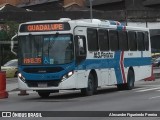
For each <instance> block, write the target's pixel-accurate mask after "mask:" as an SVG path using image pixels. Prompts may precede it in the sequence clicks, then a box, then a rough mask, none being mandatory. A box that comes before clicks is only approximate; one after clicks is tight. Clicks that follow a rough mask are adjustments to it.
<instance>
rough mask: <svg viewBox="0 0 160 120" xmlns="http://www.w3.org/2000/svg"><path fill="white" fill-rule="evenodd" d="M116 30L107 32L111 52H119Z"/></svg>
mask: <svg viewBox="0 0 160 120" xmlns="http://www.w3.org/2000/svg"><path fill="white" fill-rule="evenodd" d="M117 33H118V32H117V30H109V46H110V49H111V50H112V51H116V50H119V41H118V34H117Z"/></svg>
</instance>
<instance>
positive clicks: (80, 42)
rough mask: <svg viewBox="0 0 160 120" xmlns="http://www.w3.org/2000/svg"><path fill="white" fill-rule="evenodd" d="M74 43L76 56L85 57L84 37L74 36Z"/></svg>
mask: <svg viewBox="0 0 160 120" xmlns="http://www.w3.org/2000/svg"><path fill="white" fill-rule="evenodd" d="M75 41H76V51H77V52H76V54H77V55H78V56H85V55H86V39H85V36H80V35H78V36H75Z"/></svg>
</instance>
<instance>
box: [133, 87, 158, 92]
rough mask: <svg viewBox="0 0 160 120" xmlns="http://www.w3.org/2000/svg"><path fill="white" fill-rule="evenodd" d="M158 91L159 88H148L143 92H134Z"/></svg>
mask: <svg viewBox="0 0 160 120" xmlns="http://www.w3.org/2000/svg"><path fill="white" fill-rule="evenodd" d="M158 89H160V87H157V88H149V89H144V90H139V91H136V92H146V91H151V90H158Z"/></svg>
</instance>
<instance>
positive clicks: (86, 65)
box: [17, 18, 152, 97]
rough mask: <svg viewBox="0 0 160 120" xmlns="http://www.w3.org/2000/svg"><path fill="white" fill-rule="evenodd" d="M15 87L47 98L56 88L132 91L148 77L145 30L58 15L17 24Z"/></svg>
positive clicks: (148, 48) (148, 51)
mask: <svg viewBox="0 0 160 120" xmlns="http://www.w3.org/2000/svg"><path fill="white" fill-rule="evenodd" d="M17 37H18V70H19V74H18V85H19V88H20V89H22V90H34V91H37V92H38V94H39V96H40V97H49V95H50V93H54V92H58V91H59V90H81V93H82V94H84V95H86V96H90V95H93V94H95V93H96V92H97V88H101V87H105V86H113V85H115V86H117V88H118V89H123V90H124V89H126V90H131V89H133V88H134V83H135V82H136V81H138V80H142V79H144V78H147V77H150V76H151V69H152V65H151V45H150V33H149V29H148V28H141V27H133V26H125V25H122V24H121V23H120V22H117V21H111V20H100V19H78V20H71V19H69V18H61V19H59V20H44V21H32V22H26V23H22V24H20V26H19V30H18V34H17Z"/></svg>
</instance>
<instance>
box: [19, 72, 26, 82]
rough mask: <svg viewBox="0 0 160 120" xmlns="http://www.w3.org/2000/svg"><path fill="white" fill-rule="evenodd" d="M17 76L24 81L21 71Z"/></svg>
mask: <svg viewBox="0 0 160 120" xmlns="http://www.w3.org/2000/svg"><path fill="white" fill-rule="evenodd" d="M18 77H19V78H20V79H21V80H22V81H23V82H25V78H24V77H23V76H22V74H21V73H18Z"/></svg>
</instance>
